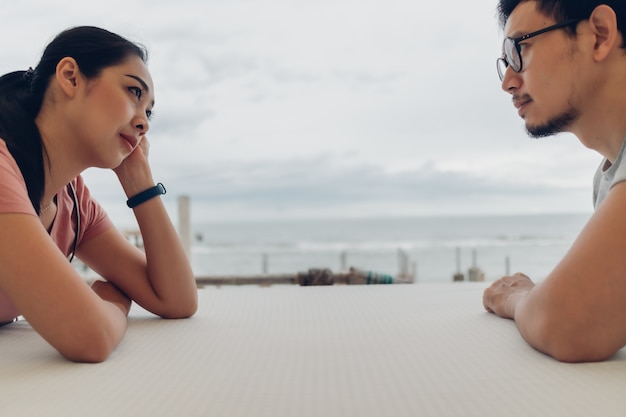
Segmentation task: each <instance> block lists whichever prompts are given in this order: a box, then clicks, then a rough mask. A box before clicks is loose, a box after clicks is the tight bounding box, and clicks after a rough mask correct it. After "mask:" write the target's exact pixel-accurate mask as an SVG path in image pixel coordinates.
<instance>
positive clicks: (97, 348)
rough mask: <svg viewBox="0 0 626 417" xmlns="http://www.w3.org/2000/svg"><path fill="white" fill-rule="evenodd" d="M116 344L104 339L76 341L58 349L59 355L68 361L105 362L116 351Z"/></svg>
mask: <svg viewBox="0 0 626 417" xmlns="http://www.w3.org/2000/svg"><path fill="white" fill-rule="evenodd" d="M115 347H116V344H115V343H112V342H111V341H110V340H107V339H106V338H102V337H95V338H92V339H90V340H85V341H76V342H74V343H71V344H68V345H66V346H61V347H59V348H57V350H58V351H59V353H60V354H61V355H62V356H63V357H64V358H65V359H67V360H69V361H72V362H79V363H100V362H104V361H105V360H106V359H107V358H108V357H109V356H110V355H111V353H112V352H113V350H114V349H115Z"/></svg>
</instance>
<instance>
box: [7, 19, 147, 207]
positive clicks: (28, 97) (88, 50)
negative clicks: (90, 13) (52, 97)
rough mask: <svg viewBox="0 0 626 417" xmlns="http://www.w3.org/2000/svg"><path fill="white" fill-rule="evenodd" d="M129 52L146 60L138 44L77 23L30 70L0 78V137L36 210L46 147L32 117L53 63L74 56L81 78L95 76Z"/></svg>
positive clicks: (43, 174) (51, 43)
mask: <svg viewBox="0 0 626 417" xmlns="http://www.w3.org/2000/svg"><path fill="white" fill-rule="evenodd" d="M133 55H134V56H137V57H139V58H141V60H142V61H144V62H146V61H147V52H146V49H145V48H144V47H143V46H141V45H138V44H135V43H133V42H130V41H128V40H127V39H124V38H122V37H121V36H119V35H116V34H115V33H112V32H109V31H107V30H104V29H100V28H97V27H92V26H80V27H75V28H72V29H68V30H66V31H64V32H61V33H60V34H59V35H57V36H56V37H55V38H54V40H53V41H52V42H50V44H49V45H48V46H47V47H46V49H45V50H44V52H43V54H42V56H41V60H40V61H39V64H38V65H37V67H35V69H29V70H28V71H16V72H11V73H8V74H5V75H3V76H2V77H0V138H1V139H2V140H4V141H5V142H6V144H7V148H8V149H9V152H10V153H11V155H12V156H13V158H14V159H15V161H16V162H17V165H18V166H19V168H20V170H21V171H22V175H23V176H24V179H25V181H26V187H27V189H28V197H29V198H30V201H31V203H32V205H33V207H34V208H35V211H36V212H37V213H38V214H39V210H40V207H39V204H40V201H41V198H42V197H43V192H44V187H45V172H44V159H43V158H44V156H45V149H44V147H43V142H42V140H41V134H40V133H39V129H38V128H37V125H36V124H35V118H36V117H37V114H38V113H39V110H40V109H41V104H42V102H43V99H44V96H45V93H46V90H47V89H48V84H49V82H50V78H51V77H52V76H53V75H54V74H55V72H56V66H57V64H58V62H59V61H60V60H61V59H63V58H65V57H71V58H74V59H75V60H76V62H77V63H78V67H79V69H80V71H81V73H82V74H83V75H84V76H85V77H86V78H95V77H97V76H98V75H100V72H101V71H102V70H103V69H105V68H107V67H110V66H114V65H117V64H120V63H122V62H123V61H124V60H125V59H126V58H128V57H130V56H133Z"/></svg>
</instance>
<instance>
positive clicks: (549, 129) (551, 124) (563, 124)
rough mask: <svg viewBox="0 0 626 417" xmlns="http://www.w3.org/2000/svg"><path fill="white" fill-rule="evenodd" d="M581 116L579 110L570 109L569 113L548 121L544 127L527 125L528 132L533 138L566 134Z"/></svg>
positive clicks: (566, 112)
mask: <svg viewBox="0 0 626 417" xmlns="http://www.w3.org/2000/svg"><path fill="white" fill-rule="evenodd" d="M579 116H580V114H579V112H578V110H576V109H574V108H573V107H570V108H569V109H568V110H567V111H565V112H563V113H561V114H559V115H558V116H556V117H553V118H552V119H550V120H548V121H547V122H546V123H545V124H543V125H537V126H530V125H528V124H526V131H527V132H528V136H530V137H531V138H545V137H547V136H552V135H556V134H557V133H561V132H565V131H566V130H567V129H568V128H569V127H570V126H571V125H572V123H573V122H574V121H576V119H578V117H579Z"/></svg>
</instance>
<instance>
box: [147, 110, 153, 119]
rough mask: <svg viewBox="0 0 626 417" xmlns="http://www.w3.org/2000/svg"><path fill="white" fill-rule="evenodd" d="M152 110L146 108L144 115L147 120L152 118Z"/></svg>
mask: <svg viewBox="0 0 626 417" xmlns="http://www.w3.org/2000/svg"><path fill="white" fill-rule="evenodd" d="M152 114H153V113H152V110H146V117H147V118H148V120H150V119H152Z"/></svg>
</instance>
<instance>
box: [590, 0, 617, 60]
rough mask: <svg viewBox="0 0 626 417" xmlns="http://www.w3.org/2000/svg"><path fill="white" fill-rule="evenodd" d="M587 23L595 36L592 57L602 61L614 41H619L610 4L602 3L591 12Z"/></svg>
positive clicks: (614, 44) (615, 20)
mask: <svg viewBox="0 0 626 417" xmlns="http://www.w3.org/2000/svg"><path fill="white" fill-rule="evenodd" d="M589 23H590V26H591V30H592V31H593V35H594V36H595V38H596V42H595V44H594V58H595V59H596V60H597V61H602V60H604V59H605V58H606V57H607V56H609V54H610V53H611V51H612V50H613V48H614V47H615V46H616V43H617V42H621V36H620V34H619V31H618V29H617V16H616V15H615V11H614V10H613V9H612V8H611V7H610V6H607V5H605V4H602V5H600V6H598V7H596V8H595V9H594V10H593V12H591V16H589Z"/></svg>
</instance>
